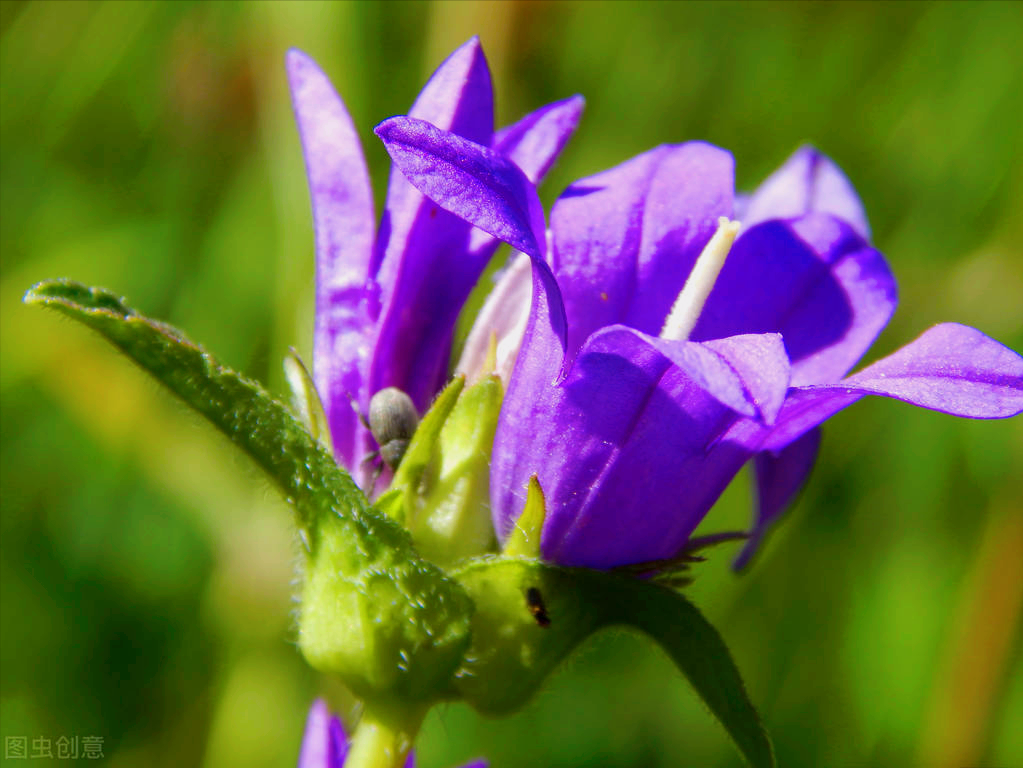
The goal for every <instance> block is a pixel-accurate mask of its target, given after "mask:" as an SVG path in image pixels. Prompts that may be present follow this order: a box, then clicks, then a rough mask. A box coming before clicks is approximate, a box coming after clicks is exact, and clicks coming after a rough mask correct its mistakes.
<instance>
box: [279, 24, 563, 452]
mask: <svg viewBox="0 0 1023 768" xmlns="http://www.w3.org/2000/svg"><path fill="white" fill-rule="evenodd" d="M287 70H288V79H289V83H290V86H291V93H292V100H293V104H294V108H295V115H296V118H297V121H298V127H299V133H300V135H301V139H302V147H303V151H304V155H305V161H306V169H307V171H308V176H309V188H310V193H311V197H312V207H313V221H314V226H315V232H316V322H315V332H314V349H313V380H314V382H315V385H316V389H317V391H318V393H319V395H320V398H321V400H322V401H323V405H324V410H325V412H326V416H327V421H328V423H329V425H330V431H331V436H332V439H333V445H334V450H335V455H336V457H337V459H338V460H339V461H340V462H341V463H343V464H344V465H345V466H347V467H348V468H349V469H350V470H355V469H356V468H357V467H359V465H360V462H361V461H362V459H363V457H364V456H365V455H366V454H367V453H368V452H369V451H371V450H372V449H373V447H374V445H373V441H372V437H371V436H370V434H369V433H368V431H367V430H366V429H365V427H364V426H363V424H362V423H361V422H360V420H359V418H358V415H357V413H356V410H355V409H354V408H353V407H352V404H353V403H354V404H356V405H357V406H358V408H359V409H361V411H362V412H363V413H366V412H367V410H368V406H369V399H370V397H371V396H372V395H373V394H374V393H375V392H378V391H379V390H381V389H384V388H385V387H391V386H393V387H397V388H399V389H401V390H403V391H404V392H406V393H407V394H408V395H409V396H410V397H411V398H412V401H413V403H414V404H415V406H416V408H417V409H418V410H419V411H420V412H422V411H423V410H425V408H426V406H427V405H428V404H429V402H430V400H431V399H432V397H433V396H434V395H435V394H436V393H437V391H438V390H439V388H440V387H441V385H442V384H443V383H444V381H445V379H446V378H447V363H448V357H449V354H450V348H451V338H452V333H453V328H454V325H455V320H456V318H457V316H458V312H459V311H460V309H461V307H462V305H463V303H464V302H465V299H466V298H467V297H468V295H469V292H470V291H471V290H472V287H473V285H474V284H475V283H476V281H477V279H478V278H479V275H480V273H481V272H482V271H483V269H484V267H485V266H486V264H487V261H488V260H489V258H490V256H491V255H492V254H493V252H494V250H495V249H496V248H497V246H498V245H499V242H498V241H497V240H495V239H494V238H493V237H491V236H489V235H484V233H482V232H479V231H478V230H474V229H473V228H472V227H471V226H470V225H469V224H468V223H466V222H465V221H464V220H462V219H461V218H458V217H456V216H453V215H451V214H450V213H448V212H446V211H444V210H442V209H440V208H439V207H438V206H437V205H436V204H435V203H434V202H432V201H431V200H429V199H427V198H425V197H424V196H423V195H422V194H421V193H420V192H419V191H417V190H416V189H415V188H414V187H413V186H412V185H410V184H409V183H408V182H407V181H406V180H405V178H404V176H403V175H402V174H401V172H400V171H399V170H398V169H397V168H394V169H392V172H391V177H390V182H389V186H388V193H387V202H386V204H385V208H384V213H383V216H382V219H381V222H380V226H379V229H377V228H376V227H375V219H374V213H373V194H372V189H371V188H370V183H369V176H368V173H367V170H366V164H365V160H364V158H363V154H362V148H361V146H360V143H359V138H358V135H357V133H356V131H355V127H354V126H353V124H352V120H351V118H350V117H349V115H348V111H347V109H346V108H345V105H344V102H342V100H341V99H340V97H339V96H338V95H337V93H336V92H335V91H334V89H333V88H332V87H331V85H330V82H329V80H328V79H327V77H326V76H325V75H324V74H323V72H322V71H321V70H320V69H319V68H318V67H317V66H316V64H315V63H314V62H313V61H312V59H310V58H309V57H308V56H306V55H305V54H304V53H302V52H300V51H297V50H292V51H290V52H289V53H288V57H287ZM582 106H583V102H582V99H581V98H580V97H573V98H570V99H566V100H565V101H561V102H557V103H554V104H550V105H548V106H546V107H543V108H542V109H540V110H538V111H536V112H533V113H531V114H529V115H527V116H526V117H524V118H523V119H522V120H520V121H519V122H517V123H515V124H514V125H511V126H509V127H507V128H505V129H503V130H500V131H497V132H495V131H494V127H493V94H492V90H491V82H490V71H489V69H488V67H487V62H486V59H485V58H484V56H483V52H482V50H481V48H480V44H479V40H478V39H477V38H473V39H471V40H469V41H468V42H467V43H465V44H464V45H462V46H461V47H460V48H458V49H457V50H456V51H455V52H454V53H452V54H451V55H450V56H449V57H448V58H447V59H446V60H445V61H444V63H443V64H441V66H440V67H439V68H438V69H437V71H436V72H435V73H434V74H433V76H432V77H431V78H430V80H429V82H428V83H427V84H426V86H425V87H424V88H423V90H422V92H421V93H420V94H419V97H418V98H417V99H416V102H415V104H414V105H413V106H412V109H411V111H410V113H409V114H410V115H412V116H414V117H417V118H420V119H423V120H427V121H429V122H431V123H432V124H434V125H437V126H440V127H442V128H444V129H445V130H448V131H451V132H452V133H453V134H455V135H458V136H462V137H464V138H466V139H468V140H470V141H472V142H474V143H477V144H480V145H483V146H486V147H492V148H494V149H495V150H496V151H499V152H501V153H503V154H506V155H508V156H510V157H512V158H514V159H515V162H516V163H518V164H519V165H520V166H521V167H522V168H523V169H524V170H525V172H526V173H527V175H528V176H529V178H530V180H531V181H533V182H536V183H539V181H540V179H542V177H543V176H544V174H545V173H546V172H547V170H548V169H549V168H550V166H551V165H552V164H553V162H554V160H555V159H556V157H557V155H558V153H559V152H560V151H561V149H562V147H563V146H564V144H565V142H566V141H567V140H568V138H569V137H570V136H571V134H572V132H573V131H574V130H575V126H576V124H577V122H578V120H579V116H580V114H581V111H582Z"/></svg>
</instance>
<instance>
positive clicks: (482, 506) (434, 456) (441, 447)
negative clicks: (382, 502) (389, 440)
mask: <svg viewBox="0 0 1023 768" xmlns="http://www.w3.org/2000/svg"><path fill="white" fill-rule="evenodd" d="M503 394H504V393H503V388H502V386H501V382H500V379H498V377H497V376H484V377H483V378H482V379H481V380H480V381H478V382H477V383H475V384H473V385H472V386H471V387H466V386H465V379H464V378H463V377H457V378H455V379H454V380H453V381H452V382H451V383H450V384H449V385H448V386H447V387H446V388H445V389H444V390H443V391H442V392H441V393H440V395H438V397H437V400H436V401H435V402H434V404H433V405H432V406H431V407H430V410H429V411H427V413H426V415H425V416H424V417H423V421H422V423H421V424H420V425H419V428H418V429H417V430H416V433H415V435H414V436H413V438H412V441H411V442H410V444H409V448H408V450H407V451H406V453H405V457H404V458H403V459H402V462H401V465H400V466H399V467H398V470H397V472H395V475H394V481H393V482H392V484H391V487H392V488H396V489H399V490H400V491H401V492H402V496H401V503H400V504H398V503H396V502H395V501H393V500H390V499H389V500H388V509H389V510H391V511H392V514H393V515H394V516H395V518H396V519H397V520H399V521H401V522H402V523H403V524H404V525H405V527H406V528H408V529H409V530H410V531H411V532H412V540H413V541H414V542H415V545H416V549H417V550H418V551H419V552H420V553H422V555H423V556H424V557H426V558H428V559H429V560H430V561H432V562H435V563H437V564H439V565H441V566H448V565H450V564H451V563H455V562H458V561H460V560H464V559H465V558H467V557H472V556H475V555H479V554H482V553H484V552H488V551H492V549H493V547H494V528H493V523H492V522H491V519H490V511H489V508H490V454H491V450H492V447H493V444H494V433H495V432H496V431H497V419H498V416H499V414H500V411H501V399H502V397H503Z"/></svg>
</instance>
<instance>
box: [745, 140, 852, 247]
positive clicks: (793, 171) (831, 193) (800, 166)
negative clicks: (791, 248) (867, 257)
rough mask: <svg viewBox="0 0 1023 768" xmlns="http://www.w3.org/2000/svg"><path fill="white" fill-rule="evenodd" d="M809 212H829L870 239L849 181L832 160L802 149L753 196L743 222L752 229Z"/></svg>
mask: <svg viewBox="0 0 1023 768" xmlns="http://www.w3.org/2000/svg"><path fill="white" fill-rule="evenodd" d="M807 213H830V214H832V215H834V216H837V217H838V218H840V219H843V220H844V221H846V222H848V223H849V225H850V226H852V228H853V229H854V230H855V231H856V232H857V233H859V235H860V236H861V237H862V238H864V239H865V240H870V225H869V224H868V223H867V214H866V213H865V212H864V210H863V203H861V202H860V198H859V197H858V196H857V195H856V190H855V189H853V185H852V184H850V183H849V179H847V178H846V176H845V174H844V173H842V171H841V169H840V168H839V167H838V166H837V165H835V163H834V162H832V160H831V159H830V158H829V157H827V156H826V155H824V154H822V153H821V152H818V151H817V150H816V149H814V148H813V147H810V146H803V147H800V148H799V149H797V150H796V151H795V153H794V154H793V155H792V156H791V157H790V158H789V159H788V160H786V161H785V163H784V165H782V166H781V168H779V169H778V170H776V171H775V172H774V173H772V174H771V175H770V176H768V177H767V179H766V180H765V181H764V182H763V183H762V184H761V185H760V186H759V187H758V188H757V190H756V191H755V192H754V193H753V195H752V196H751V197H750V200H749V204H748V205H747V206H746V209H745V215H744V216H743V219H742V223H743V225H744V226H753V225H754V224H758V223H760V222H761V221H767V220H769V219H789V218H795V217H796V216H802V215H804V214H807Z"/></svg>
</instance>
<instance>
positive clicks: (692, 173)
mask: <svg viewBox="0 0 1023 768" xmlns="http://www.w3.org/2000/svg"><path fill="white" fill-rule="evenodd" d="M733 170H734V169H733V161H732V157H731V155H730V154H728V153H727V152H724V151H723V150H720V149H717V148H716V147H712V146H710V145H708V144H703V143H700V142H691V143H688V144H681V145H677V146H662V147H658V148H656V149H653V150H651V151H649V152H646V153H644V154H642V155H639V156H638V157H635V158H633V159H631V160H629V161H627V162H625V163H622V164H621V165H619V166H617V167H615V168H612V169H611V170H608V171H604V172H603V173H600V174H597V175H596V176H591V177H589V178H587V179H582V180H580V181H577V182H575V183H574V184H572V185H571V186H570V187H569V188H568V189H567V190H565V192H564V193H563V194H562V195H561V197H560V198H559V199H558V201H557V203H555V205H554V210H553V212H552V213H551V230H552V232H553V241H554V257H553V263H554V265H555V273H556V274H557V276H558V283H559V285H560V286H561V290H562V292H563V295H564V297H565V311H566V312H567V314H568V319H569V351H570V355H571V354H573V353H574V350H576V349H578V348H579V347H580V346H581V345H582V343H583V342H584V341H585V340H586V338H587V337H589V335H590V334H591V333H593V332H594V331H595V330H596V329H598V328H601V327H603V326H606V325H612V324H614V323H621V324H623V325H628V326H630V327H632V328H637V329H638V330H640V331H643V332H644V333H649V334H655V335H656V334H657V333H659V332H660V330H661V326H662V325H663V323H664V320H665V318H666V317H667V315H668V312H669V311H670V309H671V306H672V303H673V302H674V301H675V299H676V297H677V296H678V293H679V291H680V290H681V289H682V286H683V285H684V284H685V280H686V277H687V276H688V275H689V271H690V270H691V269H692V266H693V263H694V262H695V261H696V258H697V256H699V254H700V251H701V250H702V249H703V247H704V246H705V245H706V244H707V241H708V240H710V238H711V235H713V234H714V231H715V230H716V229H717V221H718V217H720V216H729V215H731V213H732V196H733V175H734V174H733Z"/></svg>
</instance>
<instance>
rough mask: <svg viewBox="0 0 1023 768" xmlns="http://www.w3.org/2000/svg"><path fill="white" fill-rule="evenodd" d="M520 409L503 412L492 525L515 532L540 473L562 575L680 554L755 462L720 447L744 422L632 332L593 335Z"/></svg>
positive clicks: (739, 449)
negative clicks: (559, 377) (570, 569)
mask: <svg viewBox="0 0 1023 768" xmlns="http://www.w3.org/2000/svg"><path fill="white" fill-rule="evenodd" d="M683 343H684V342H683ZM519 380H520V379H519V378H518V371H516V374H515V377H513V385H514V384H516V383H518V381H519ZM509 396H511V393H509ZM513 402H514V401H513ZM517 404H518V405H519V406H520V407H519V409H518V410H516V411H512V412H502V428H503V430H504V433H503V434H499V437H498V442H497V444H495V453H494V466H493V469H492V474H491V477H492V495H493V497H494V504H495V525H496V526H497V527H498V530H499V531H500V532H501V533H507V531H508V530H509V528H510V526H511V524H512V523H513V521H514V519H515V518H516V517H517V515H518V514H519V513H521V510H522V505H523V501H524V499H523V497H524V495H525V489H524V487H525V485H526V483H527V482H528V477H529V475H530V474H531V473H533V472H535V473H536V474H537V476H538V478H539V481H540V485H541V487H542V488H543V489H544V494H545V497H546V501H547V520H546V524H545V527H544V534H543V539H542V552H543V555H544V557H545V558H547V559H549V560H552V561H554V562H557V563H560V564H563V565H572V566H586V567H593V568H609V567H614V566H617V565H623V564H626V563H634V562H644V561H647V560H656V559H662V558H668V557H671V556H673V555H675V554H677V553H678V551H679V550H680V549H681V547H682V546H683V545H684V544H685V542H686V541H687V540H688V538H689V536H690V534H691V533H692V531H693V530H694V529H695V528H696V526H697V525H698V524H699V522H700V520H701V519H702V518H703V516H704V514H705V513H706V512H707V510H708V509H709V508H710V506H711V505H712V504H713V503H714V501H715V500H716V499H717V497H718V496H719V495H720V493H721V492H722V490H724V488H725V486H727V484H728V482H729V481H730V480H731V478H732V477H733V475H734V474H735V472H737V471H738V469H739V468H740V467H741V466H742V464H743V463H744V462H745V461H746V460H747V459H748V458H749V456H750V455H751V454H752V450H751V449H749V448H748V446H747V445H746V444H745V443H744V442H741V441H733V440H728V439H723V438H725V437H727V433H728V432H729V430H730V429H731V428H732V427H733V425H734V424H735V423H736V421H737V420H739V421H745V420H742V419H739V417H738V416H737V414H736V413H735V412H734V411H733V410H731V409H730V408H728V407H726V406H724V405H723V404H721V403H720V402H719V401H718V400H717V399H716V398H715V397H713V396H712V395H710V394H709V393H708V392H707V391H706V390H705V389H704V388H703V386H702V385H701V384H700V383H698V382H696V381H695V380H694V379H693V378H692V377H691V376H689V375H688V374H687V373H686V371H684V370H683V369H682V368H680V367H679V366H677V365H674V364H672V362H671V361H670V360H669V359H668V358H666V357H665V356H664V355H663V354H662V353H661V352H660V351H659V350H658V349H657V348H656V347H655V346H654V345H652V344H650V343H649V341H648V339H645V338H644V337H643V336H641V335H639V334H637V333H634V332H620V333H619V332H606V333H601V334H596V335H594V337H593V338H591V339H589V340H588V341H587V343H586V344H585V345H584V346H583V348H582V349H581V350H580V352H579V354H578V356H577V358H576V361H575V363H574V364H573V365H572V368H571V370H570V372H569V373H568V375H567V377H566V378H565V380H564V381H563V382H562V383H560V384H558V385H557V386H549V387H548V388H547V389H546V390H544V391H543V392H541V393H539V395H538V398H537V400H534V401H533V403H532V404H527V403H522V402H518V403H517ZM530 405H531V407H530ZM508 407H509V400H508V399H506V401H505V408H506V409H508ZM751 423H752V422H751Z"/></svg>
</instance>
